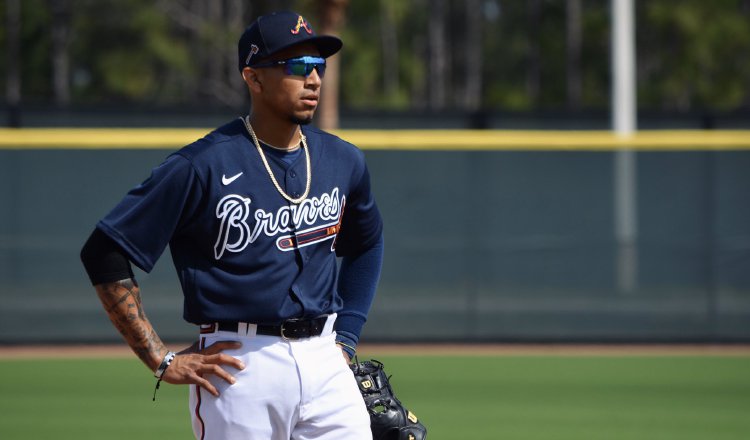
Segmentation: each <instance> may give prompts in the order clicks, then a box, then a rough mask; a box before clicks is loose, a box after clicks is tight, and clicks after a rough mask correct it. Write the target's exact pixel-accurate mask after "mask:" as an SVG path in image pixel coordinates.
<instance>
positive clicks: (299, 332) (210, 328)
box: [201, 316, 328, 339]
mask: <svg viewBox="0 0 750 440" xmlns="http://www.w3.org/2000/svg"><path fill="white" fill-rule="evenodd" d="M327 321H328V316H320V317H318V318H312V319H289V320H286V321H284V322H283V323H281V325H264V324H258V325H257V326H256V327H257V329H256V331H255V334H258V335H264V336H279V337H281V338H284V339H303V338H311V337H313V336H320V334H321V333H323V328H324V327H325V325H326V322H327ZM243 326H244V324H242V323H239V322H218V323H216V324H209V325H201V333H213V332H214V331H216V330H219V331H224V332H235V333H238V332H241V330H240V328H241V327H243Z"/></svg>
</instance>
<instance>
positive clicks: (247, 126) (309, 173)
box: [240, 116, 312, 204]
mask: <svg viewBox="0 0 750 440" xmlns="http://www.w3.org/2000/svg"><path fill="white" fill-rule="evenodd" d="M240 119H242V122H243V123H244V124H245V129H247V132H248V134H250V137H251V138H253V143H254V144H255V148H257V149H258V154H260V158H261V160H262V161H263V165H264V166H265V167H266V171H268V175H269V176H270V177H271V182H273V186H275V187H276V190H277V191H278V192H279V194H281V196H282V197H284V198H285V199H286V200H288V201H290V202H292V203H294V204H299V203H302V201H303V200H305V199H306V198H307V195H308V194H310V183H311V182H312V168H311V167H310V151H309V150H310V148H309V147H308V146H307V139H306V137H305V135H304V134H303V133H302V130H301V129H300V133H299V134H300V137H301V140H302V149H303V150H304V151H305V164H306V165H307V183H306V184H305V193H304V194H302V195H301V196H300V197H299V198H296V199H295V198H293V197H292V196H290V195H289V194H287V193H285V192H284V190H283V189H282V188H281V185H279V182H277V181H276V177H275V176H274V175H273V171H271V167H270V166H269V165H268V161H267V160H266V155H265V154H264V153H263V149H262V148H261V147H260V142H258V137H257V136H256V135H255V131H253V127H252V126H251V125H250V116H246V117H244V118H240Z"/></svg>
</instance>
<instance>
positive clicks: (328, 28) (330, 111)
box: [317, 0, 349, 130]
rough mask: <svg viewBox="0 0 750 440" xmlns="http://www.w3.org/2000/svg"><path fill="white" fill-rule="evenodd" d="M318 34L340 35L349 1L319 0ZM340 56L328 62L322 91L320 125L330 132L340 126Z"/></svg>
mask: <svg viewBox="0 0 750 440" xmlns="http://www.w3.org/2000/svg"><path fill="white" fill-rule="evenodd" d="M317 4H318V17H319V19H318V21H319V23H320V24H319V25H318V29H319V30H318V33H320V34H328V35H340V34H341V29H342V27H343V25H344V18H345V16H346V8H347V6H348V5H349V0H318V2H317ZM340 59H341V57H340V55H338V54H337V55H333V56H331V57H329V58H328V59H327V60H326V76H325V78H324V82H323V84H324V85H323V88H322V90H321V101H320V108H319V109H318V124H319V125H320V127H321V128H323V129H326V130H330V129H334V128H338V126H339V86H340V85H339V82H340V81H339V70H340Z"/></svg>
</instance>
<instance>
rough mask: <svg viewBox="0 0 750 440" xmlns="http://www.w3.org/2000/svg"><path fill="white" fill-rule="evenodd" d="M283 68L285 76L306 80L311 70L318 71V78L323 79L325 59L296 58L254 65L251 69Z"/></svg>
mask: <svg viewBox="0 0 750 440" xmlns="http://www.w3.org/2000/svg"><path fill="white" fill-rule="evenodd" d="M274 66H284V73H286V74H287V75H298V76H304V77H305V78H307V77H308V76H310V74H311V73H312V71H313V69H318V76H320V77H321V78H323V75H325V74H326V59H325V58H321V57H311V56H304V57H297V58H290V59H288V60H281V61H269V62H267V63H260V64H256V65H254V66H252V67H274Z"/></svg>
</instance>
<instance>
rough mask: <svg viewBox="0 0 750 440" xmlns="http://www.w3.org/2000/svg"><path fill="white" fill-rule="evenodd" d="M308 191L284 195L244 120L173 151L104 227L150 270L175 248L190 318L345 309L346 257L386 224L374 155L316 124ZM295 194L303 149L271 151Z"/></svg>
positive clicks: (311, 133)
mask: <svg viewBox="0 0 750 440" xmlns="http://www.w3.org/2000/svg"><path fill="white" fill-rule="evenodd" d="M303 133H304V134H305V136H306V137H307V145H308V148H309V152H310V161H311V169H312V173H311V174H312V183H311V188H310V193H309V195H308V197H307V198H306V199H305V200H304V201H303V202H301V203H299V204H292V203H290V202H288V201H286V200H285V199H284V198H283V197H282V196H281V194H279V192H278V191H277V190H276V188H275V187H274V186H273V183H272V182H271V179H270V176H269V175H268V172H267V171H266V169H265V167H264V166H263V163H262V162H261V160H260V156H259V154H258V151H257V149H256V147H255V146H254V144H253V142H252V140H251V139H250V137H249V135H248V133H247V132H246V130H245V127H244V125H243V123H242V121H241V120H239V119H237V120H235V121H234V122H231V123H229V124H226V125H225V126H223V127H220V128H219V129H217V130H216V131H213V132H211V133H210V134H208V135H207V136H206V137H204V138H202V139H200V140H198V141H196V142H195V143H193V144H190V145H188V146H186V147H184V148H182V149H181V150H179V151H177V152H175V153H173V154H172V155H170V156H169V157H167V159H166V160H165V161H164V162H163V163H162V164H161V165H159V166H158V167H156V168H154V170H153V172H152V174H151V176H150V177H149V178H148V179H147V180H146V181H144V182H143V183H142V184H141V185H139V186H137V187H136V188H134V189H133V190H131V191H130V192H129V193H128V194H127V195H126V196H125V198H124V199H123V200H122V201H121V202H120V203H119V204H118V205H117V206H116V207H115V208H114V209H113V210H112V211H111V212H110V213H109V214H108V215H107V216H106V217H105V218H104V219H102V220H101V221H100V222H99V223H98V224H97V227H98V228H99V229H101V230H102V231H104V232H105V233H106V234H107V235H108V236H109V237H111V238H112V239H113V240H114V241H115V242H117V243H118V244H119V245H120V246H121V247H122V249H123V250H124V251H125V252H126V253H127V254H128V256H129V257H130V259H131V260H132V261H133V263H134V264H136V265H137V266H138V267H140V268H141V269H143V270H144V271H146V272H149V271H150V270H151V269H152V268H153V266H154V264H155V262H156V261H157V260H158V258H159V257H160V256H161V254H162V253H163V251H164V249H165V248H166V246H167V244H169V247H170V251H171V254H172V260H173V262H174V265H175V268H176V270H177V273H178V276H179V279H180V283H181V284H182V290H183V294H184V296H185V307H184V318H185V319H186V320H187V321H189V322H192V323H196V324H202V323H210V322H215V321H243V322H252V323H259V324H276V323H279V322H281V321H283V320H285V319H289V318H297V317H313V316H318V315H320V314H324V313H332V312H337V311H338V310H340V308H341V299H340V297H339V296H338V294H337V293H336V277H337V267H336V256H337V255H339V256H349V255H357V254H358V253H360V252H362V251H364V250H365V249H367V248H368V247H369V246H371V245H373V244H374V243H375V242H376V241H378V240H379V238H380V235H381V232H382V220H381V217H380V213H379V212H378V208H377V206H376V204H375V200H374V198H373V196H372V193H371V191H370V177H369V173H368V171H367V166H366V164H365V160H364V154H363V153H362V152H361V151H360V150H359V149H357V148H356V147H354V146H353V145H351V144H349V143H347V142H345V141H343V140H341V139H340V138H338V137H336V136H333V135H331V134H329V133H326V132H323V131H320V130H318V129H316V128H313V127H309V126H306V127H304V128H303ZM266 157H267V159H268V162H269V165H270V167H271V169H272V171H273V172H274V175H275V176H276V179H277V181H278V182H279V184H280V185H281V187H282V188H283V189H284V190H285V192H286V193H287V194H289V195H290V196H292V197H295V198H296V197H299V196H300V195H301V194H302V193H304V190H305V184H306V178H307V170H306V164H305V155H304V153H303V154H298V155H297V157H296V158H295V159H294V160H293V161H292V162H291V163H287V162H286V161H284V160H282V159H281V158H279V157H278V155H273V154H266Z"/></svg>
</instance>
